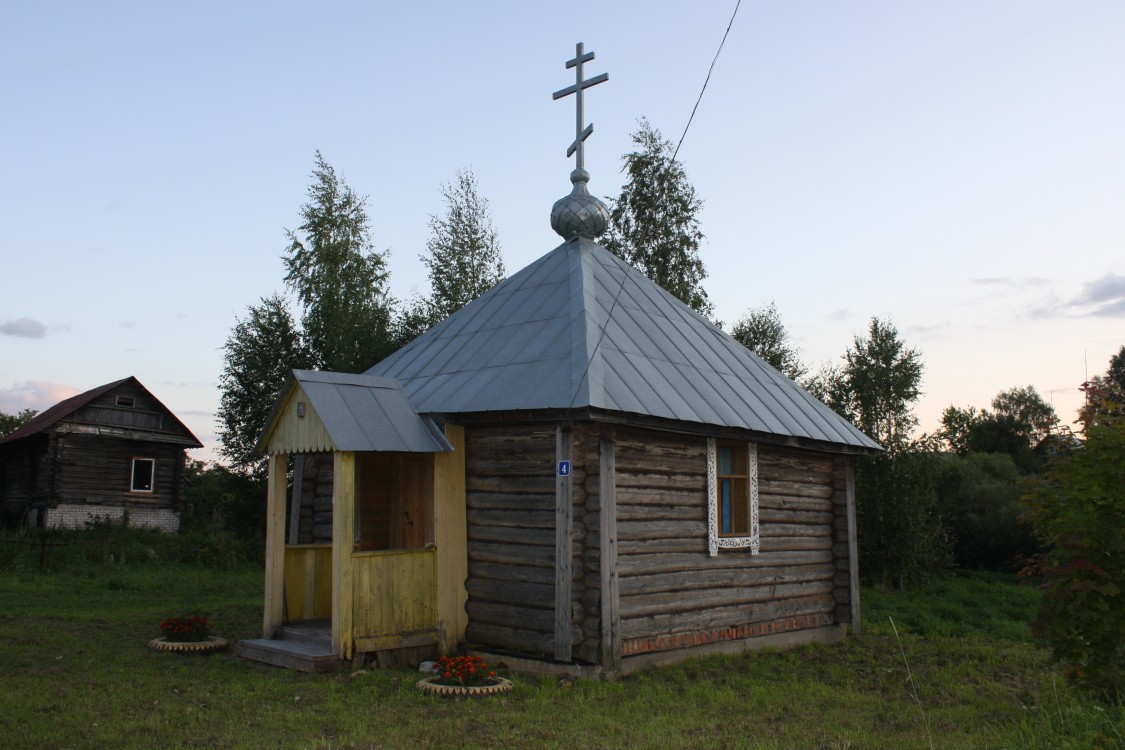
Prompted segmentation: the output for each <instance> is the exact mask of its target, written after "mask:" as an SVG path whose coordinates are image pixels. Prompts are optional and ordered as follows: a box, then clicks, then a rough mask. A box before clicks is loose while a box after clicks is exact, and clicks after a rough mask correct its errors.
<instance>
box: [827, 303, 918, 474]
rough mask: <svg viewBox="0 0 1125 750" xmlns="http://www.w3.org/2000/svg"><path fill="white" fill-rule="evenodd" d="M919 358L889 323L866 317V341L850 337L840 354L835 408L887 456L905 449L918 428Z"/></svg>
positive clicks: (896, 329)
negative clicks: (840, 390) (838, 403)
mask: <svg viewBox="0 0 1125 750" xmlns="http://www.w3.org/2000/svg"><path fill="white" fill-rule="evenodd" d="M923 369H924V368H923V365H922V355H921V353H919V351H918V350H917V349H913V348H909V347H907V346H906V343H905V342H904V341H903V340H902V339H901V338H899V335H898V328H896V327H895V325H894V323H892V322H891V321H889V320H886V321H884V320H880V319H879V318H872V319H871V322H870V324H869V325H868V329H867V337H866V338H865V337H862V336H856V337H855V338H854V339H853V340H852V345H851V346H850V347H848V350H847V352H845V354H844V366H843V369H842V371H841V376H842V378H843V385H844V388H843V391H844V393H843V394H842V400H843V403H842V404H841V407H842V408H843V410H844V414H845V415H846V416H848V417H849V418H850V419H851V420H852V421H853V422H854V423H855V425H856V426H857V427H859V428H860V429H861V430H863V431H864V432H865V433H867V434H868V435H870V436H871V437H872V438H874V439H875V440H877V441H878V442H879V443H880V444H881V445H882V446H883V447H884V448H886V450H887V452H888V453H892V454H893V453H895V452H897V451H899V450H901V449H902V448H904V447H906V446H907V445H908V444H909V441H910V434H911V433H912V432H913V430H914V427H915V426H917V424H918V419H917V418H916V417H915V416H914V403H915V402H916V401H917V400H918V396H919V395H921V392H922V391H921V383H922V371H923Z"/></svg>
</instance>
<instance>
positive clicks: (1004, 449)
mask: <svg viewBox="0 0 1125 750" xmlns="http://www.w3.org/2000/svg"><path fill="white" fill-rule="evenodd" d="M992 408H993V411H991V412H990V411H988V409H981V410H980V411H978V410H977V409H976V407H972V406H970V407H969V408H967V409H962V408H960V407H956V406H947V407H946V408H945V410H944V411H943V412H942V415H941V425H942V426H941V430H940V431H939V433H938V434H939V437H940V438H941V439H943V440H944V441H945V443H946V445H948V447H949V450H951V451H953V452H954V453H956V454H958V455H960V456H965V455H968V454H970V453H1006V454H1008V455H1009V456H1011V457H1012V459H1013V460H1014V461H1015V462H1016V465H1017V466H1018V467H1019V468H1020V470H1021V471H1022V472H1024V473H1033V472H1038V471H1041V470H1042V468H1043V461H1042V459H1041V458H1040V457H1039V456H1038V455H1036V453H1035V450H1034V448H1035V446H1036V445H1038V444H1039V442H1040V441H1042V440H1043V439H1044V438H1046V437H1047V436H1048V435H1050V434H1052V432H1053V431H1055V430H1057V428H1058V423H1059V419H1058V417H1057V416H1056V415H1055V409H1054V407H1053V406H1051V405H1050V404H1048V403H1047V402H1046V401H1044V400H1043V398H1042V397H1041V396H1040V395H1039V392H1038V391H1036V390H1035V388H1033V387H1032V386H1026V387H1023V388H1009V389H1008V390H1006V391H1001V392H1000V393H998V394H997V395H996V397H995V398H993V399H992Z"/></svg>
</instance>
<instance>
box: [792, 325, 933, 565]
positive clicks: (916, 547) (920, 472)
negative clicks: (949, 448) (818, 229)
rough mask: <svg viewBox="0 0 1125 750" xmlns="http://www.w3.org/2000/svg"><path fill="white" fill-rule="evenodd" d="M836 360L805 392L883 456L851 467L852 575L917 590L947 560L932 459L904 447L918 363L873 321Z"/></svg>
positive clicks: (911, 445) (924, 451)
mask: <svg viewBox="0 0 1125 750" xmlns="http://www.w3.org/2000/svg"><path fill="white" fill-rule="evenodd" d="M843 359H844V362H843V365H842V366H841V367H838V368H837V367H833V366H831V365H830V366H828V367H826V368H823V369H822V370H821V372H820V373H819V374H818V375H817V376H815V377H814V378H813V379H812V381H811V382H810V384H809V385H810V389H811V392H813V393H814V395H819V396H820V397H821V398H822V399H823V400H824V401H825V403H827V404H828V405H829V406H831V407H832V408H833V409H835V410H836V411H837V412H839V413H840V414H841V415H843V416H844V417H846V418H848V419H849V420H851V421H852V423H854V424H855V425H856V426H857V427H859V428H860V429H861V430H863V431H864V432H865V433H867V434H868V435H869V436H871V437H872V438H874V439H875V440H877V441H878V442H879V443H880V444H881V445H882V446H883V447H884V448H885V449H886V452H885V453H883V454H881V455H878V456H871V457H866V458H859V459H857V460H856V466H855V477H856V480H855V481H856V527H857V531H858V536H859V557H860V564H859V569H860V570H861V571H862V573H863V576H864V578H865V579H867V580H869V581H873V582H877V583H882V584H890V585H894V586H899V587H901V586H904V585H907V584H908V583H920V582H922V581H925V580H926V579H927V578H930V577H932V576H933V575H935V574H937V573H940V572H941V571H943V570H945V569H946V568H948V566H949V564H950V562H951V559H952V558H951V555H950V546H949V539H948V536H947V535H946V533H945V527H944V526H943V525H942V521H941V515H940V512H939V506H938V502H937V493H936V491H935V469H936V464H935V459H936V456H935V454H934V453H933V451H932V450H931V449H930V446H929V443H928V442H924V443H919V442H912V441H911V439H910V436H911V432H912V431H913V429H914V427H915V425H917V423H918V420H917V418H916V417H915V416H914V404H915V402H916V401H917V399H918V396H919V395H920V393H921V382H922V371H923V365H922V355H921V354H920V353H919V352H918V350H917V349H913V348H910V347H908V346H907V345H906V343H905V342H904V341H903V340H902V339H901V338H900V337H899V334H898V329H897V328H896V327H895V325H894V324H893V323H892V322H890V321H883V320H880V319H878V318H872V319H871V321H870V323H869V325H868V330H867V336H866V337H864V336H855V337H854V338H853V340H852V345H851V346H849V347H848V349H847V351H846V352H845V353H844V358H843Z"/></svg>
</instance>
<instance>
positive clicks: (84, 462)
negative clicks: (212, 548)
mask: <svg viewBox="0 0 1125 750" xmlns="http://www.w3.org/2000/svg"><path fill="white" fill-rule="evenodd" d="M200 447H202V444H201V443H200V442H199V441H198V440H197V439H196V438H195V436H194V435H193V434H192V433H191V431H190V430H188V428H187V427H185V426H184V425H183V423H182V422H180V420H179V419H177V418H176V415H175V414H173V413H172V412H171V411H169V410H168V408H167V407H166V406H164V404H162V403H160V401H159V400H158V399H157V398H156V397H155V396H153V395H152V393H151V392H149V390H148V389H147V388H145V387H144V386H143V385H141V383H140V381H138V380H137V379H136V378H135V377H128V378H125V379H123V380H118V381H116V382H113V383H107V384H106V385H103V386H100V387H98V388H94V389H93V390H90V391H86V392H85V393H81V394H79V395H77V396H73V397H71V398H68V399H66V400H64V401H61V402H59V403H57V404H55V405H54V406H52V407H50V408H49V409H47V410H45V411H43V412H42V413H40V414H37V415H36V416H35V417H34V418H33V419H32V420H31V421H29V422H27V423H26V424H24V425H23V426H21V427H20V428H19V429H17V430H15V431H14V432H12V433H11V434H9V435H6V436H5V437H3V438H0V513H2V514H3V516H4V518H5V519H6V521H7V522H8V523H25V524H29V525H32V526H38V527H48V528H82V527H83V526H84V525H85V524H88V523H92V522H94V521H97V520H108V521H115V522H121V521H123V520H126V519H127V521H128V523H129V525H131V526H139V527H149V528H157V529H161V530H164V531H176V530H177V529H178V528H179V508H180V503H181V500H182V492H183V476H184V462H185V458H186V457H185V453H184V451H185V449H188V448H200Z"/></svg>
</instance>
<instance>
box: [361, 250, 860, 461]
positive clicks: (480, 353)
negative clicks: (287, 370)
mask: <svg viewBox="0 0 1125 750" xmlns="http://www.w3.org/2000/svg"><path fill="white" fill-rule="evenodd" d="M367 374H368V375H377V376H384V377H390V378H395V379H396V380H398V381H399V382H400V383H402V388H403V391H404V392H405V394H406V396H407V398H409V400H410V403H411V404H413V405H414V408H415V409H417V410H418V412H420V413H434V414H436V413H444V414H456V413H468V412H492V411H508V410H514V409H565V408H568V407H569V408H581V407H595V408H599V409H608V410H613V411H619V412H625V413H630V414H641V415H647V416H653V417H662V418H667V419H674V420H681V421H684V422H696V423H701V424H707V425H720V426H728V427H739V428H745V429H749V430H755V431H759V432H765V433H769V434H774V435H782V436H789V437H796V438H806V439H810V440H815V441H823V442H827V443H834V444H840V445H847V446H852V447H859V448H864V449H875V450H877V449H879V446H878V444H877V443H876V442H875V441H873V440H872V439H871V438H869V437H867V436H866V435H864V434H863V433H862V432H860V431H859V430H858V429H857V428H856V427H854V426H853V425H851V424H850V423H849V422H848V421H847V420H845V419H843V418H842V417H840V416H839V415H838V414H836V413H835V412H834V411H832V410H831V409H829V408H828V407H827V406H825V405H824V404H823V403H821V402H820V401H818V400H816V399H815V398H813V397H812V396H811V395H809V394H808V393H807V392H806V391H805V390H804V389H802V388H801V387H800V386H798V385H797V384H796V383H794V382H793V381H792V380H789V379H788V378H786V377H785V376H784V375H782V374H781V373H779V372H778V371H777V370H775V369H773V368H772V367H770V366H769V365H768V364H766V363H765V362H764V361H763V360H762V359H761V358H759V357H758V356H757V355H755V354H754V353H752V352H750V351H749V350H748V349H746V348H745V347H744V346H742V345H741V344H739V343H738V342H737V341H735V340H734V339H733V338H731V337H730V335H729V334H727V333H724V332H723V331H722V330H721V329H720V328H718V327H717V326H715V325H714V324H712V323H711V322H710V321H709V320H707V319H706V318H704V317H702V316H701V315H699V314H698V313H696V312H694V311H693V310H691V309H690V308H689V307H687V306H686V305H684V304H683V303H682V302H680V300H678V299H676V298H675V297H673V296H672V295H671V294H669V293H668V292H666V291H664V290H663V289H661V288H660V287H659V286H657V285H656V284H655V283H653V282H652V281H650V280H649V279H648V278H647V277H646V276H644V275H643V274H642V273H640V272H639V271H637V270H636V269H634V268H632V267H631V266H629V265H628V264H627V263H625V262H624V261H623V260H621V259H620V258H618V257H617V256H615V255H613V254H612V253H610V252H609V251H608V250H606V249H605V248H604V247H602V246H601V245H598V244H597V243H595V242H593V241H591V240H587V239H581V238H580V239H574V240H571V241H569V242H566V243H564V244H562V245H560V246H559V247H557V248H556V249H555V250H553V251H551V252H550V253H548V254H547V255H545V256H543V257H542V258H540V259H539V260H537V261H535V262H534V263H532V264H531V265H529V266H528V267H526V268H524V269H523V270H522V271H520V272H519V273H516V274H515V275H513V276H511V277H510V278H508V279H507V280H506V281H504V282H502V283H500V284H498V285H497V286H496V287H494V288H493V289H492V290H490V291H489V292H487V293H486V294H485V295H483V296H482V297H481V298H480V299H477V300H476V301H474V302H472V303H470V304H469V305H466V306H465V307H464V308H462V309H461V310H459V311H458V312H456V313H454V314H453V315H451V316H450V317H449V318H447V319H446V320H445V321H443V322H442V323H439V324H438V325H436V326H434V328H432V329H431V330H429V331H427V332H426V333H425V334H423V335H422V336H419V337H418V338H417V339H415V340H414V341H413V342H412V343H410V344H409V345H407V346H406V347H404V348H403V349H401V350H399V351H398V352H396V353H395V354H393V355H391V356H390V357H388V358H387V359H385V360H383V361H382V362H380V363H379V364H377V365H375V366H374V367H373V368H371V369H370V370H368V372H367Z"/></svg>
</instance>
